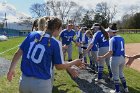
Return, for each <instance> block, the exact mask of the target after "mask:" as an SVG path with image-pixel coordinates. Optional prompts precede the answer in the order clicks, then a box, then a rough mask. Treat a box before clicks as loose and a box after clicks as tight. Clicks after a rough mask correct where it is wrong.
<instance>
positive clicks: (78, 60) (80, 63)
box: [73, 59, 86, 67]
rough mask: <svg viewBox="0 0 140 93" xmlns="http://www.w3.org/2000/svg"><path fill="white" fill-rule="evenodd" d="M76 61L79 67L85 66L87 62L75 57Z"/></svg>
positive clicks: (75, 63)
mask: <svg viewBox="0 0 140 93" xmlns="http://www.w3.org/2000/svg"><path fill="white" fill-rule="evenodd" d="M73 62H74V65H76V66H77V67H85V65H86V63H85V62H82V60H81V59H75V60H73Z"/></svg>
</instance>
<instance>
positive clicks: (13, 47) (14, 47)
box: [0, 45, 19, 55]
mask: <svg viewBox="0 0 140 93" xmlns="http://www.w3.org/2000/svg"><path fill="white" fill-rule="evenodd" d="M18 46H19V45H17V46H15V47H12V48H10V49H8V50H5V51H3V52H1V53H0V55H1V54H4V53H6V52H8V51H10V50H13V49H15V48H17V47H18Z"/></svg>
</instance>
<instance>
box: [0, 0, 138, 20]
mask: <svg viewBox="0 0 140 93" xmlns="http://www.w3.org/2000/svg"><path fill="white" fill-rule="evenodd" d="M3 1H6V2H7V3H9V4H12V5H13V6H15V8H16V9H17V11H21V12H24V13H27V14H30V11H29V8H30V6H31V5H32V4H34V3H44V1H47V0H0V2H3ZM69 1H70V0H69ZM73 1H74V2H77V3H78V4H80V5H82V6H84V7H85V8H87V9H89V8H93V9H95V6H96V4H97V3H100V2H107V3H108V5H110V6H112V5H116V6H117V11H118V13H117V15H116V17H115V18H116V19H120V18H121V17H122V15H123V14H126V13H128V12H129V13H130V12H131V11H130V6H135V7H136V6H138V7H140V0H73ZM136 11H140V8H139V9H138V10H136ZM30 15H31V14H30Z"/></svg>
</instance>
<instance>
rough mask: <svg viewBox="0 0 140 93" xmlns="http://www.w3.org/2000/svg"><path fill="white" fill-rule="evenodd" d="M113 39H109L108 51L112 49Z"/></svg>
mask: <svg viewBox="0 0 140 93" xmlns="http://www.w3.org/2000/svg"><path fill="white" fill-rule="evenodd" d="M113 41H114V39H113V38H111V39H110V40H109V51H113Z"/></svg>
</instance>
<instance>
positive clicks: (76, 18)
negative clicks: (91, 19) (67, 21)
mask: <svg viewBox="0 0 140 93" xmlns="http://www.w3.org/2000/svg"><path fill="white" fill-rule="evenodd" d="M84 10H85V9H84V8H83V7H82V6H78V5H77V7H75V9H73V11H72V13H71V19H72V20H73V22H74V23H75V24H80V22H81V20H82V16H83V15H82V14H83V13H84Z"/></svg>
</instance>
